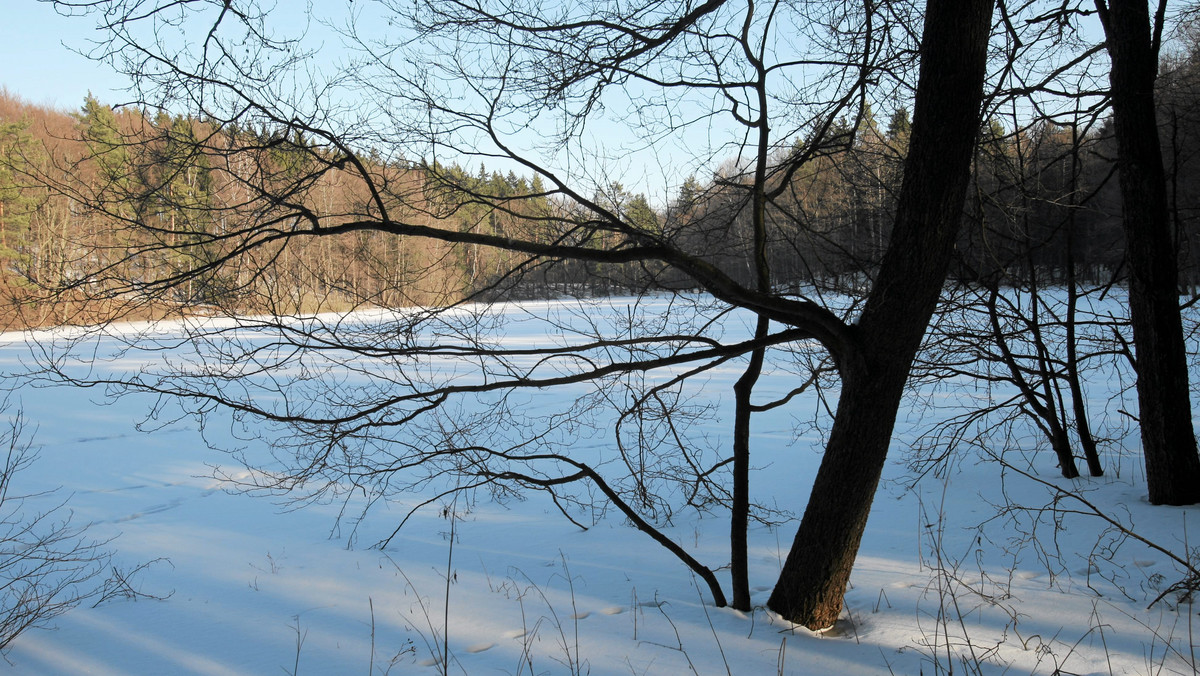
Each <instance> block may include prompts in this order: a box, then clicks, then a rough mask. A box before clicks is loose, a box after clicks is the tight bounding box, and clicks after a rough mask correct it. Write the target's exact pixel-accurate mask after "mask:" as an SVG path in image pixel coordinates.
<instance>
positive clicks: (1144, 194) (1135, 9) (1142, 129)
mask: <svg viewBox="0 0 1200 676" xmlns="http://www.w3.org/2000/svg"><path fill="white" fill-rule="evenodd" d="M1096 6H1097V8H1098V9H1099V10H1100V15H1101V18H1102V20H1103V23H1104V31H1105V34H1106V37H1107V39H1108V42H1107V46H1108V52H1109V56H1110V57H1111V59H1112V71H1111V74H1110V82H1111V95H1112V107H1113V122H1114V132H1115V136H1116V140H1117V154H1118V157H1117V167H1118V170H1119V172H1120V187H1121V200H1122V223H1123V225H1124V230H1125V257H1126V260H1127V262H1128V268H1129V310H1130V319H1131V320H1132V324H1133V342H1134V346H1135V349H1136V352H1137V374H1138V380H1137V393H1138V407H1139V410H1140V413H1139V419H1140V425H1141V433H1142V449H1143V453H1144V456H1145V462H1146V483H1147V487H1148V489H1149V494H1150V495H1149V497H1150V502H1151V503H1152V504H1156V505H1159V504H1168V505H1190V504H1195V503H1197V502H1200V455H1197V448H1196V437H1195V434H1194V432H1193V430H1192V407H1191V399H1190V395H1189V392H1188V371H1187V356H1186V353H1185V351H1184V350H1185V347H1184V342H1183V328H1182V322H1181V320H1180V316H1179V290H1178V282H1179V277H1178V275H1179V273H1178V269H1177V265H1176V256H1175V249H1174V247H1173V246H1172V237H1171V228H1170V221H1169V219H1168V209H1167V193H1166V174H1165V172H1164V169H1163V159H1162V150H1161V148H1160V147H1159V138H1158V126H1157V122H1156V119H1155V110H1154V81H1155V77H1156V74H1157V70H1158V54H1157V49H1156V47H1155V39H1154V38H1153V37H1152V35H1151V30H1150V13H1149V8H1148V6H1147V2H1146V0H1111V1H1110V2H1108V3H1107V4H1106V3H1105V2H1103V0H1097V2H1096Z"/></svg>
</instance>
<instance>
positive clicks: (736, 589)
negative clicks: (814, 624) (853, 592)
mask: <svg viewBox="0 0 1200 676" xmlns="http://www.w3.org/2000/svg"><path fill="white" fill-rule="evenodd" d="M769 328H770V321H769V320H767V319H766V318H759V320H758V325H757V327H756V328H755V331H754V337H755V338H765V337H766V336H767V333H768V329H769ZM765 354H766V350H765V349H762V348H759V349H756V350H754V351H753V352H752V353H751V354H750V363H749V364H748V365H747V366H746V371H745V372H744V373H742V377H741V378H738V381H737V383H735V384H734V386H733V393H734V399H735V402H736V404H735V411H734V420H733V504H732V505H731V509H730V524H729V548H730V562H729V572H730V575H731V576H732V578H733V607H734V608H735V609H737V610H750V607H751V606H750V573H749V565H748V563H747V559H748V556H747V545H748V543H747V538H746V535H747V533H746V532H747V529H748V528H749V527H750V413H751V406H752V405H751V402H750V395H751V393H753V391H754V385H755V384H756V383H758V377H759V375H761V374H762V367H763V358H764V356H765Z"/></svg>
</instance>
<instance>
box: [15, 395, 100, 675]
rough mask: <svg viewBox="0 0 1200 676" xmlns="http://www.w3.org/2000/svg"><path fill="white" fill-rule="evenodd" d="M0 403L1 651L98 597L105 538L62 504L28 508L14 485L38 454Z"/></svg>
mask: <svg viewBox="0 0 1200 676" xmlns="http://www.w3.org/2000/svg"><path fill="white" fill-rule="evenodd" d="M7 414H8V402H7V400H5V401H4V402H3V403H2V404H0V415H5V418H6V420H5V427H4V429H3V431H2V432H0V653H3V652H5V651H6V650H7V649H8V647H9V646H10V645H11V644H12V642H13V641H14V640H15V639H16V638H17V637H18V636H20V635H21V634H22V633H23V632H25V631H27V630H29V629H36V628H47V627H49V626H51V624H52V623H53V621H54V618H56V617H58V616H60V615H62V614H63V613H65V612H67V611H69V610H71V609H72V608H75V607H76V606H78V605H79V604H80V603H83V602H85V601H87V600H90V599H93V598H96V597H103V596H104V595H105V594H106V593H107V588H108V587H107V585H106V584H105V583H104V582H103V578H102V576H103V575H104V574H105V573H106V572H107V571H108V564H109V560H110V556H111V555H110V554H109V552H108V549H107V544H108V543H107V542H105V541H102V540H95V539H92V538H90V537H88V535H87V527H86V526H78V525H75V524H73V523H72V522H71V515H70V512H69V510H67V509H66V508H65V507H64V506H62V505H60V506H58V507H56V508H52V509H49V510H44V511H37V510H30V509H29V507H30V505H29V503H31V502H33V500H34V498H44V497H47V494H45V493H40V494H24V493H21V492H20V489H19V488H17V486H18V485H19V484H20V481H19V477H18V474H19V473H20V472H21V471H22V470H24V469H26V468H28V467H29V465H30V464H32V463H33V462H34V460H36V459H37V454H36V453H34V452H33V451H32V450H31V447H30V445H31V441H30V434H29V431H28V430H27V429H26V421H25V419H24V418H23V417H22V416H21V414H20V413H17V414H14V415H11V416H9V415H7Z"/></svg>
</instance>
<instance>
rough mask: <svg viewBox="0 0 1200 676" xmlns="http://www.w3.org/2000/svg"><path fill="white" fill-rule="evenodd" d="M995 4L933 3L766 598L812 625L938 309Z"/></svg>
mask: <svg viewBox="0 0 1200 676" xmlns="http://www.w3.org/2000/svg"><path fill="white" fill-rule="evenodd" d="M992 10H993V0H929V2H928V3H927V6H926V15H925V28H924V34H923V37H922V40H921V74H920V78H919V80H918V85H917V92H916V99H915V109H914V119H913V126H912V137H911V144H910V148H909V155H908V158H907V160H906V164H905V173H904V181H903V184H902V186H901V191H900V196H899V201H898V204H897V214H896V223H895V228H894V230H893V235H892V241H891V244H890V246H889V247H888V250H887V252H886V254H885V255H884V259H883V262H882V264H881V267H880V270H879V274H878V276H877V278H876V284H875V286H874V288H873V289H872V291H871V294H870V296H869V298H868V300H867V303H866V306H865V307H864V309H863V313H862V315H861V317H860V319H859V323H858V325H857V326H856V327H855V328H854V331H853V335H854V344H853V346H852V347H851V349H849V350H848V351H847V354H846V356H845V357H844V358H843V359H842V361H841V363H840V364H839V366H840V368H841V372H842V394H841V397H840V400H839V403H838V410H837V414H836V415H835V418H834V423H833V428H832V430H831V432H830V437H829V442H828V445H827V446H826V449H825V456H824V459H823V460H822V462H821V467H820V469H819V470H818V472H817V477H816V480H815V482H814V485H813V490H812V494H811V497H810V498H809V502H808V507H807V509H806V510H805V513H804V518H803V520H802V521H801V523H800V528H799V530H798V531H797V533H796V538H795V541H794V542H793V544H792V548H791V551H790V552H789V553H788V558H787V560H786V561H785V563H784V567H783V571H782V572H781V573H780V577H779V582H778V583H777V584H776V586H775V591H774V592H773V593H772V594H771V597H770V599H769V600H768V602H767V605H768V607H770V608H771V609H772V610H774V611H775V612H778V613H779V614H780V615H782V616H783V617H785V618H787V619H789V620H791V621H793V622H797V623H799V624H803V625H805V626H807V627H809V628H811V629H821V628H825V627H829V626H831V625H832V624H833V623H834V622H835V621H836V620H837V617H838V614H839V613H840V612H841V608H842V598H843V595H844V593H845V589H846V584H847V582H848V581H849V578H850V570H851V568H852V567H853V564H854V559H855V556H856V555H857V553H858V546H859V543H860V541H861V540H862V534H863V529H864V528H865V527H866V523H867V516H868V515H869V513H870V509H871V502H872V500H873V499H874V496H875V489H876V487H877V486H878V483H879V477H880V474H881V473H882V470H883V466H884V462H885V460H886V458H887V450H888V445H889V442H890V440H891V435H892V429H893V426H894V424H895V419H896V412H897V410H898V408H899V405H900V398H901V396H902V394H903V391H904V383H905V381H906V380H907V377H908V373H909V369H910V368H911V366H912V361H913V358H914V357H915V355H916V353H917V350H918V348H919V347H920V343H921V338H922V336H923V335H924V333H925V330H926V328H927V327H928V324H929V319H930V317H931V316H932V314H933V311H934V307H935V306H936V304H937V299H938V295H939V294H940V292H941V289H942V286H943V284H944V281H945V276H946V271H947V267H948V265H949V261H950V256H951V252H952V250H953V246H954V240H955V236H956V234H957V232H958V228H959V224H960V221H961V214H962V208H963V201H964V197H965V194H966V187H967V179H968V176H969V171H970V160H971V154H972V150H973V148H974V145H975V139H976V136H977V134H978V130H979V123H980V104H981V100H982V95H983V81H984V73H985V61H986V49H987V44H988V38H989V34H990V27H991V16H992Z"/></svg>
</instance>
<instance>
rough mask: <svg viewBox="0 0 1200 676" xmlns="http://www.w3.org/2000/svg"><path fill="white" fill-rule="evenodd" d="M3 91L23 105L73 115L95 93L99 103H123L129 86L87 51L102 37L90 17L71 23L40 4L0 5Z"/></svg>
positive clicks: (9, 1) (18, 0)
mask: <svg viewBox="0 0 1200 676" xmlns="http://www.w3.org/2000/svg"><path fill="white" fill-rule="evenodd" d="M0 7H2V9H0V64H4V65H3V67H2V68H0V85H2V86H4V87H6V88H7V89H8V91H9V92H11V93H15V94H18V95H20V96H21V97H22V98H24V99H25V100H27V101H29V102H31V103H36V104H42V105H52V106H54V107H56V108H60V109H66V110H74V109H76V108H78V107H79V106H80V105H82V104H83V97H84V96H85V95H86V94H87V93H88V91H91V92H92V93H93V94H95V95H96V97H97V98H99V99H100V100H101V101H104V102H106V103H120V102H121V101H122V100H123V98H122V93H121V91H120V90H121V89H122V88H123V86H124V85H125V84H126V80H125V79H124V78H122V77H121V76H119V75H116V74H115V73H113V72H112V70H111V69H110V68H108V67H107V66H105V65H104V64H99V63H95V62H93V61H90V60H88V59H87V58H85V57H83V56H81V55H79V54H77V53H74V52H72V51H71V50H70V49H68V47H73V48H75V49H77V50H82V51H86V50H87V49H88V48H89V41H90V40H95V39H96V37H97V36H98V35H99V34H98V33H97V32H96V30H95V22H94V21H93V20H92V19H89V18H87V17H76V18H67V17H63V16H60V15H59V14H58V13H57V12H55V11H54V8H53V7H51V6H50V5H48V4H45V3H42V2H37V0H0Z"/></svg>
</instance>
